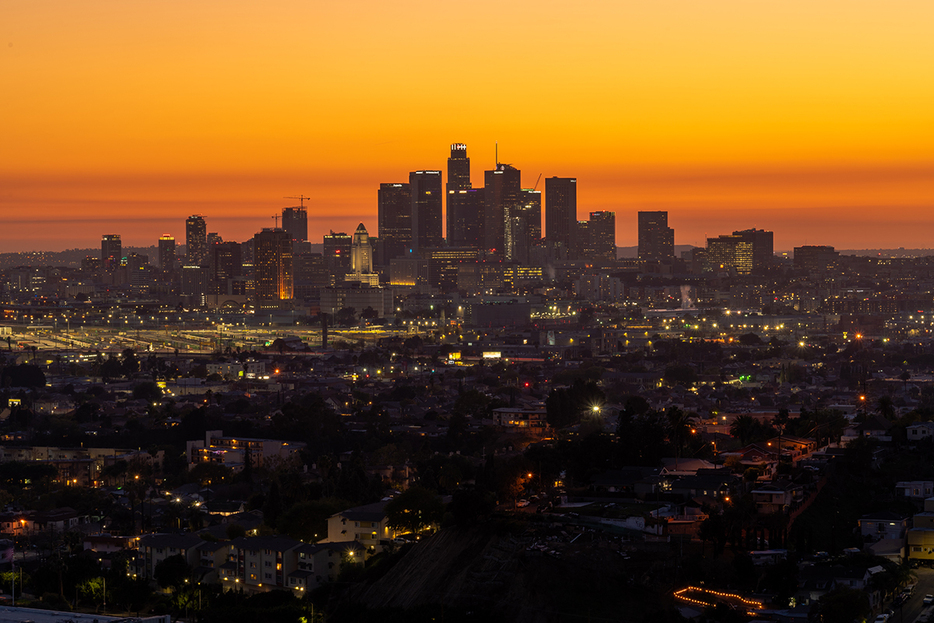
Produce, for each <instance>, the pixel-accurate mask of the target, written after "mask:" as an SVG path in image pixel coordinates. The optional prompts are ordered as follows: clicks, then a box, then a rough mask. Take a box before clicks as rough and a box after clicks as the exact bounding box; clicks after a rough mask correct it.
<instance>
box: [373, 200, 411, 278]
mask: <svg viewBox="0 0 934 623" xmlns="http://www.w3.org/2000/svg"><path fill="white" fill-rule="evenodd" d="M378 201H379V203H378V210H379V217H378V218H379V222H378V223H377V225H378V227H379V249H378V252H377V258H376V263H377V264H378V265H379V266H380V267H381V268H383V267H388V266H389V262H390V261H391V260H392V259H394V258H397V257H402V256H403V255H405V252H406V251H407V250H408V249H409V248H411V246H412V193H411V189H410V187H409V185H408V184H380V185H379V196H378Z"/></svg>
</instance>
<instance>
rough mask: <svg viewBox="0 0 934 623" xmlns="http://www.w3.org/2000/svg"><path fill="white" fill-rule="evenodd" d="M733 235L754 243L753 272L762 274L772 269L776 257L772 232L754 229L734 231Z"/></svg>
mask: <svg viewBox="0 0 934 623" xmlns="http://www.w3.org/2000/svg"><path fill="white" fill-rule="evenodd" d="M733 235H734V236H740V237H741V238H742V239H743V240H745V241H746V242H749V243H752V271H753V272H754V273H762V272H765V271H767V270H768V269H769V268H771V266H772V259H773V258H774V256H775V250H774V243H773V240H774V235H773V233H772V232H770V231H765V230H764V229H755V228H753V229H744V230H742V231H734V232H733Z"/></svg>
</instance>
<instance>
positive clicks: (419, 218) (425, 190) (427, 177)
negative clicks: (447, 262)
mask: <svg viewBox="0 0 934 623" xmlns="http://www.w3.org/2000/svg"><path fill="white" fill-rule="evenodd" d="M409 187H410V190H411V192H412V247H413V248H414V249H415V250H416V251H417V250H418V249H425V248H433V247H440V246H441V240H442V229H441V212H442V209H441V208H442V205H443V203H444V199H443V193H442V192H441V171H413V172H411V173H409Z"/></svg>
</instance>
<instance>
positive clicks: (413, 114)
mask: <svg viewBox="0 0 934 623" xmlns="http://www.w3.org/2000/svg"><path fill="white" fill-rule="evenodd" d="M0 17H2V21H3V23H4V24H5V27H4V31H3V39H4V41H3V43H4V44H5V45H2V46H0V55H2V58H0V62H2V65H3V67H4V71H3V88H2V96H0V115H2V119H3V121H2V124H3V140H2V147H0V212H2V215H3V221H4V227H3V229H2V232H0V248H3V249H4V250H8V251H25V250H59V249H64V248H72V247H89V246H95V245H96V241H97V240H98V239H99V236H100V235H101V234H102V233H105V232H104V230H107V231H115V232H120V233H121V234H122V235H123V238H124V243H125V244H130V245H144V246H148V245H151V244H153V241H154V239H155V237H156V236H157V235H158V234H159V233H162V232H163V231H168V232H170V233H173V234H175V235H179V234H180V232H179V230H178V229H177V223H179V222H180V221H181V220H183V219H184V218H185V217H186V216H187V215H189V214H193V213H201V214H205V215H206V216H207V217H208V218H210V219H211V220H212V222H213V223H215V224H216V225H215V226H216V228H217V231H219V232H220V233H221V234H222V235H223V236H224V237H225V238H226V239H241V240H242V239H246V238H248V237H249V236H252V235H253V234H254V233H255V232H256V231H257V230H258V229H259V228H261V227H264V226H268V225H269V222H270V221H271V218H272V216H273V215H274V214H276V213H278V211H279V210H281V208H282V207H284V206H286V205H290V203H289V202H288V201H286V200H285V199H283V197H284V196H291V195H298V194H306V195H310V196H311V200H310V202H309V203H308V204H307V205H308V207H309V221H310V229H311V233H310V235H309V238H311V239H320V236H321V235H323V234H325V233H327V232H328V231H329V230H330V229H334V230H346V231H351V230H353V228H354V227H355V226H356V224H357V223H358V222H360V221H363V222H366V223H368V225H369V226H370V230H371V233H374V234H375V233H376V232H375V230H376V227H375V223H374V221H375V214H376V192H377V189H378V186H379V184H380V183H383V182H392V181H400V180H403V178H404V177H405V176H406V175H407V173H408V172H409V171H412V170H417V169H443V168H444V167H443V163H444V159H445V158H446V156H447V154H446V146H447V145H448V144H450V143H452V142H464V143H466V144H468V145H469V146H470V147H471V152H472V157H473V159H474V185H475V186H478V185H479V184H478V182H479V181H480V179H479V172H481V171H483V170H485V169H490V168H492V167H493V164H494V145H495V144H496V143H497V142H498V143H499V151H500V161H501V162H508V163H512V164H514V165H515V166H517V167H519V168H521V169H522V170H523V172H524V175H525V178H524V182H525V183H526V184H527V185H529V186H531V184H532V181H534V178H535V177H537V176H538V174H539V173H541V174H543V175H544V176H545V177H549V176H553V175H557V176H574V177H577V178H578V179H579V180H580V183H579V186H580V191H579V202H578V206H579V211H580V213H581V215H582V217H583V215H585V214H586V213H587V212H590V211H595V210H612V211H615V212H616V213H617V241H618V243H619V244H620V245H622V246H630V245H634V244H635V243H636V232H635V227H634V221H635V214H636V212H637V211H638V210H668V211H669V212H670V214H671V223H672V226H673V227H674V229H675V231H676V235H677V239H676V243H677V244H693V245H697V246H702V245H703V241H704V237H705V234H707V235H716V233H718V232H721V231H727V230H728V229H733V228H737V227H741V228H745V227H753V226H755V227H765V228H767V229H770V230H772V231H774V232H775V245H776V249H787V250H790V249H791V248H792V247H793V246H797V245H801V244H830V245H834V246H836V247H837V248H867V247H872V248H876V247H899V246H904V247H926V246H929V245H928V241H929V239H930V235H931V233H932V230H934V216H931V215H932V214H934V211H932V210H931V207H932V201H934V200H932V197H934V173H932V171H934V156H932V154H931V150H930V145H931V139H932V134H934V112H932V111H934V79H932V77H934V76H932V73H934V69H932V68H934V46H931V45H930V41H929V31H928V28H927V25H928V24H930V23H931V22H932V21H934V7H932V6H931V4H930V3H929V2H925V1H924V0H916V1H907V2H900V3H899V6H898V9H897V10H892V9H891V7H890V6H888V5H885V4H883V3H874V2H856V3H853V2H842V1H827V2H821V3H813V2H804V1H795V2H783V3H781V4H773V3H768V4H760V3H748V2H741V1H729V0H722V1H717V2H708V3H685V4H672V3H625V2H624V3H620V2H587V3H583V4H582V5H580V6H575V7H574V9H573V10H568V9H567V7H566V6H565V5H563V4H559V3H552V2H544V3H543V2H537V3H531V2H511V3H508V4H507V5H503V4H501V3H491V2H476V3H471V5H470V6H464V7H460V6H459V7H458V8H457V9H454V8H453V7H450V6H448V5H446V4H444V3H428V2H403V3H393V4H392V5H387V4H385V3H379V2H353V3H326V4H320V3H304V2H277V3H273V5H271V6H267V5H258V4H256V3H251V2H240V1H234V2H201V3H198V4H197V5H194V6H192V5H191V4H189V3H183V2H160V3H157V4H151V5H145V4H144V5H140V4H127V3H119V2H93V3H89V4H88V3H82V4H80V5H76V4H74V3H68V2H44V3H41V4H36V3H33V2H19V1H11V2H5V3H4V4H3V7H2V8H0ZM530 178H531V179H530Z"/></svg>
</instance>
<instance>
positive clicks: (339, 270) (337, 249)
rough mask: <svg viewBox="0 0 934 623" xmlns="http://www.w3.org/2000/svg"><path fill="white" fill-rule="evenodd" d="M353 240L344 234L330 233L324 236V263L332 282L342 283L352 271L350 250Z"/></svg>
mask: <svg viewBox="0 0 934 623" xmlns="http://www.w3.org/2000/svg"><path fill="white" fill-rule="evenodd" d="M352 244H353V238H352V237H351V236H348V235H347V234H346V233H344V232H333V231H332V232H331V233H330V234H327V235H325V236H324V249H323V251H324V262H325V264H327V267H328V272H329V273H330V274H331V277H332V280H333V281H334V282H338V281H343V279H344V275H346V274H347V273H349V272H351V271H352V270H353V266H352V263H353V260H352V259H351V257H350V250H351V246H352Z"/></svg>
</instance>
